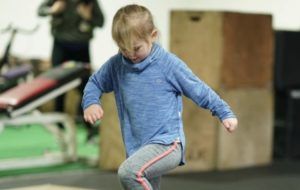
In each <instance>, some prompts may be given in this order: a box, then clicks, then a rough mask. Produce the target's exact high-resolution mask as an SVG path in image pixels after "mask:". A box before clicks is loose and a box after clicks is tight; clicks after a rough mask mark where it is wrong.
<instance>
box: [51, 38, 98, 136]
mask: <svg viewBox="0 0 300 190" xmlns="http://www.w3.org/2000/svg"><path fill="white" fill-rule="evenodd" d="M89 51H90V48H89V43H88V42H87V43H74V42H65V41H61V40H57V39H55V40H54V44H53V51H52V65H53V66H58V65H60V64H62V63H63V62H66V61H78V62H82V63H86V64H90V53H89ZM88 79H89V76H86V77H83V78H82V83H81V85H80V86H79V87H78V90H79V92H80V95H81V97H82V95H83V89H84V87H85V85H86V83H87V81H88ZM64 103H65V95H61V96H59V97H57V98H56V100H55V111H57V112H64V111H65V110H64ZM80 103H81V101H80V102H78V104H77V115H78V116H79V117H82V109H81V105H80ZM85 126H86V127H87V129H88V131H89V133H95V130H96V129H95V128H94V127H92V126H91V125H90V124H88V123H85Z"/></svg>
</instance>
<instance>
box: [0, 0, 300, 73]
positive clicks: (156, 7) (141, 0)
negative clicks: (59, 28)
mask: <svg viewBox="0 0 300 190" xmlns="http://www.w3.org/2000/svg"><path fill="white" fill-rule="evenodd" d="M41 2H42V0H0V29H3V28H5V27H6V26H7V25H8V24H9V23H12V24H13V25H15V26H18V27H21V28H27V29H30V28H33V27H34V26H35V25H37V24H39V26H40V27H39V29H38V31H37V32H35V33H34V34H33V35H24V34H18V35H17V36H16V38H15V41H14V44H13V47H12V53H13V54H17V55H20V56H23V57H27V58H29V57H36V58H43V59H48V58H49V57H50V53H51V47H52V37H51V35H50V31H49V18H39V17H37V7H38V6H39V4H40V3H41ZM99 2H100V5H102V9H103V12H104V14H105V18H106V20H105V25H104V27H103V28H101V29H97V30H96V31H95V37H94V39H93V41H92V52H91V54H92V62H93V66H94V68H95V69H96V68H98V67H99V66H100V65H101V64H103V62H104V61H105V60H107V59H108V58H109V57H110V56H111V55H113V54H115V53H116V51H117V48H116V46H115V44H114V42H113V41H112V38H111V35H110V29H111V22H112V17H113V15H114V13H115V12H116V11H117V9H118V8H120V7H121V6H123V5H125V4H128V3H138V4H142V5H145V6H146V7H148V8H149V9H150V10H151V11H152V13H153V15H154V18H155V22H156V25H157V27H158V29H159V30H160V43H161V44H162V46H163V47H165V48H166V49H168V48H169V13H170V10H173V9H176V10H180V9H181V10H220V11H225V10H226V11H238V12H248V13H266V14H272V15H273V27H274V29H279V30H299V29H300V11H299V7H300V1H299V0H136V1H133V0H99ZM8 38H9V34H8V33H5V34H3V33H2V34H1V33H0V55H3V51H4V48H5V45H6V43H7V41H8Z"/></svg>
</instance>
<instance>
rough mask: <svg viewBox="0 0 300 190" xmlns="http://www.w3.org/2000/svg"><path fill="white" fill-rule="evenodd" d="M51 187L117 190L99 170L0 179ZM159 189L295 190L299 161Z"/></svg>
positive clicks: (192, 176) (173, 178) (177, 178)
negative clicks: (51, 185) (50, 185)
mask: <svg viewBox="0 0 300 190" xmlns="http://www.w3.org/2000/svg"><path fill="white" fill-rule="evenodd" d="M44 184H53V185H59V186H72V187H77V188H87V189H98V190H118V189H121V188H120V185H119V182H118V178H117V175H116V173H115V172H104V171H99V170H86V171H72V172H70V171H69V172H62V173H52V174H51V173H50V174H39V175H24V176H18V177H9V178H2V179H0V189H1V190H2V189H11V188H19V187H29V186H35V185H44ZM161 189H162V190H179V189H186V190H224V189H230V190H266V189H267V190H268V189H270V190H299V189H300V161H281V162H275V163H274V164H272V165H270V166H266V167H256V168H247V169H239V170H234V171H222V172H220V171H214V172H200V173H188V174H169V175H166V176H164V177H163V180H162V188H161Z"/></svg>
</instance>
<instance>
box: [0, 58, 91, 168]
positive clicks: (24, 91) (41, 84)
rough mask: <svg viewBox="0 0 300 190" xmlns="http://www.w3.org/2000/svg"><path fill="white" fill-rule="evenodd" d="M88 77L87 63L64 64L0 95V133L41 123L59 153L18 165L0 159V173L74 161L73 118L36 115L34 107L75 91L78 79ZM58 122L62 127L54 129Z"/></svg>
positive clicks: (61, 115)
mask: <svg viewBox="0 0 300 190" xmlns="http://www.w3.org/2000/svg"><path fill="white" fill-rule="evenodd" d="M89 74H90V68H89V66H88V64H82V63H75V62H66V63H64V64H62V65H61V66H58V67H55V68H53V69H50V70H49V71H47V72H45V73H42V74H41V75H39V76H38V77H36V78H35V79H33V80H31V81H29V82H26V83H22V84H20V85H18V86H16V87H13V88H11V89H9V90H7V91H5V92H4V93H1V94H0V115H2V116H0V131H1V129H2V130H5V127H8V126H17V127H18V126H22V125H23V126H24V125H28V124H41V125H43V126H45V127H46V128H47V129H48V130H49V131H50V132H51V133H52V134H53V135H55V137H56V138H57V140H58V142H59V145H60V147H61V154H59V155H55V156H53V157H51V158H50V157H46V158H45V157H43V158H36V159H29V160H24V159H23V160H22V161H21V162H17V161H16V160H11V159H10V160H4V161H1V160H0V170H1V169H13V168H26V167H33V166H41V165H51V164H58V163H62V162H70V161H75V160H76V159H77V155H76V127H75V124H74V121H73V119H71V118H70V116H68V115H67V114H63V113H38V112H37V111H36V108H37V107H38V106H40V105H42V104H44V103H46V102H47V101H49V100H52V99H54V98H56V97H57V96H59V95H62V94H64V93H66V92H68V91H69V90H71V89H74V88H76V87H77V86H79V85H80V84H81V78H82V77H84V76H87V75H89ZM58 123H60V124H62V125H63V126H64V127H63V128H60V127H58V126H57V124H58ZM0 138H1V136H0Z"/></svg>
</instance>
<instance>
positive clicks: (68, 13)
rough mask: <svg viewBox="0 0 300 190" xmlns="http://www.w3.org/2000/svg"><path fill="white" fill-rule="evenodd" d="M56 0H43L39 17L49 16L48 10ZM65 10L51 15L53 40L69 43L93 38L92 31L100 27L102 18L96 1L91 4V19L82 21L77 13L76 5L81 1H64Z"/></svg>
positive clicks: (102, 21)
mask: <svg viewBox="0 0 300 190" xmlns="http://www.w3.org/2000/svg"><path fill="white" fill-rule="evenodd" d="M55 1H56V0H44V1H43V3H42V4H41V5H40V6H39V8H38V15H39V16H49V15H50V14H49V8H50V7H51V6H52V5H53V3H54V2H55ZM65 1H66V3H67V4H66V8H65V10H64V12H63V13H61V14H58V15H52V18H51V33H52V35H53V37H54V38H55V39H58V40H63V41H69V42H89V40H90V39H91V38H93V29H94V28H95V27H97V26H98V27H102V26H103V24H104V16H103V13H102V11H101V8H100V6H99V4H98V2H97V0H91V2H92V3H93V9H92V19H91V20H89V21H87V20H84V19H83V18H82V17H81V16H80V15H79V14H78V13H77V5H78V4H79V3H80V1H82V0H65Z"/></svg>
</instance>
